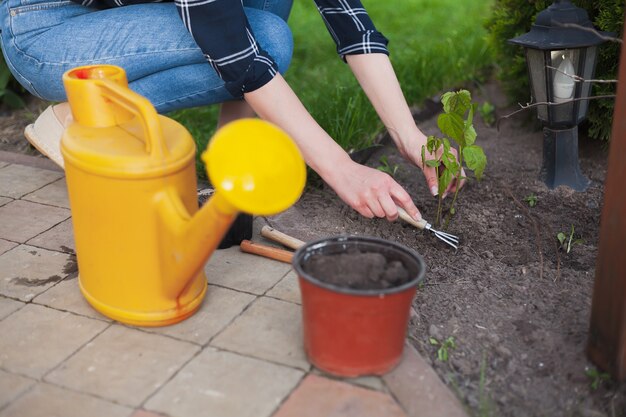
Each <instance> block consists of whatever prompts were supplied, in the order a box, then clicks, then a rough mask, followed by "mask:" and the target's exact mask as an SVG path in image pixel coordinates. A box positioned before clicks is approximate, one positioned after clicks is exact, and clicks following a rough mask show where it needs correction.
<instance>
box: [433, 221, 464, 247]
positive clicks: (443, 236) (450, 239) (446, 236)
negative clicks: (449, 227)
mask: <svg viewBox="0 0 626 417" xmlns="http://www.w3.org/2000/svg"><path fill="white" fill-rule="evenodd" d="M424 229H425V230H430V231H431V232H433V233H434V234H435V236H436V237H437V239H440V240H443V241H444V242H446V243H447V244H448V245H450V246H452V247H453V248H454V249H458V248H459V237H458V236H455V235H452V234H450V233H446V232H442V231H440V230H436V229H433V227H432V226H431V224H430V223H426V225H425V226H424Z"/></svg>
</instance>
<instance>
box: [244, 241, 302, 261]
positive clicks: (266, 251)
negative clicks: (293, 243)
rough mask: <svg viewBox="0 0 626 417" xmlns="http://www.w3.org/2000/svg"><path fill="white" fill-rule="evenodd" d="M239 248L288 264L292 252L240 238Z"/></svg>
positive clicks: (291, 257)
mask: <svg viewBox="0 0 626 417" xmlns="http://www.w3.org/2000/svg"><path fill="white" fill-rule="evenodd" d="M239 248H240V249H241V251H242V252H245V253H252V254H254V255H259V256H263V257H265V258H269V259H274V260H276V261H281V262H285V263H288V264H290V263H291V260H292V259H293V252H289V251H286V250H283V249H278V248H275V247H273V246H267V245H263V244H260V243H256V242H252V241H250V240H242V241H241V244H240V245H239Z"/></svg>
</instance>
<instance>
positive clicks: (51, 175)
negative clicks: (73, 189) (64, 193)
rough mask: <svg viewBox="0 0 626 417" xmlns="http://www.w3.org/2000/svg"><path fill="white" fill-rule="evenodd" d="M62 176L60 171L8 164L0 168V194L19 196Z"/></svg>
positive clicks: (12, 196)
mask: <svg viewBox="0 0 626 417" xmlns="http://www.w3.org/2000/svg"><path fill="white" fill-rule="evenodd" d="M62 176H63V174H62V173H60V172H54V171H48V170H46V169H39V168H32V167H28V166H25V165H9V166H7V167H4V168H2V169H0V195H1V196H4V197H11V198H20V197H22V196H23V195H26V194H28V193H32V192H33V191H35V190H38V189H39V188H41V187H43V186H45V185H48V184H50V183H52V182H54V181H56V180H58V179H59V178H61V177H62Z"/></svg>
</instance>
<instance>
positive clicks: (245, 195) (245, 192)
mask: <svg viewBox="0 0 626 417" xmlns="http://www.w3.org/2000/svg"><path fill="white" fill-rule="evenodd" d="M202 160H203V161H204V163H205V164H206V169H207V175H208V177H209V179H210V180H211V183H212V184H213V186H214V187H215V191H216V195H221V196H222V197H223V198H224V200H226V201H227V202H228V204H230V205H231V206H232V207H236V208H237V209H238V210H239V211H243V212H246V213H254V214H257V215H262V216H268V215H273V214H277V213H279V212H281V211H283V210H285V209H287V208H288V207H289V206H291V205H292V204H293V203H295V202H296V201H297V200H298V198H299V197H300V195H301V193H302V190H303V189H304V185H305V182H306V168H305V165H304V161H303V160H302V157H301V155H300V151H299V150H298V148H297V147H296V145H295V144H294V142H293V141H292V140H291V138H290V137H289V136H288V135H287V134H286V133H285V132H283V131H282V130H280V129H279V128H278V127H276V126H274V125H272V124H270V123H268V122H264V121H262V120H258V119H241V120H238V121H235V122H231V123H229V124H227V125H225V126H224V127H222V128H221V129H220V130H219V131H218V132H217V133H216V134H215V136H214V137H213V138H212V139H211V141H210V143H209V145H208V147H207V150H206V151H205V152H204V153H203V154H202Z"/></svg>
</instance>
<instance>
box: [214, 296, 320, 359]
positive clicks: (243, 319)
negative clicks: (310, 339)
mask: <svg viewBox="0 0 626 417" xmlns="http://www.w3.org/2000/svg"><path fill="white" fill-rule="evenodd" d="M211 345H212V346H217V347H220V348H224V349H227V350H230V351H234V352H238V353H241V354H244V355H249V356H253V357H255V358H259V359H265V360H269V361H272V362H277V363H280V364H284V365H289V366H294V367H296V368H300V369H303V370H308V369H309V368H310V365H309V362H308V361H307V359H306V355H305V353H304V348H303V340H302V313H301V309H300V306H297V305H295V304H292V303H287V302H285V301H280V300H275V299H273V298H268V297H261V298H259V299H258V300H257V301H255V302H254V303H253V304H252V305H251V306H250V308H248V309H247V310H246V311H245V312H244V313H243V314H242V315H241V316H239V317H238V318H237V319H236V320H235V321H234V322H233V323H232V324H231V325H230V326H228V327H227V328H226V330H224V331H223V332H222V333H220V334H219V335H218V336H217V337H216V338H215V339H214V340H213V341H212V342H211Z"/></svg>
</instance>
